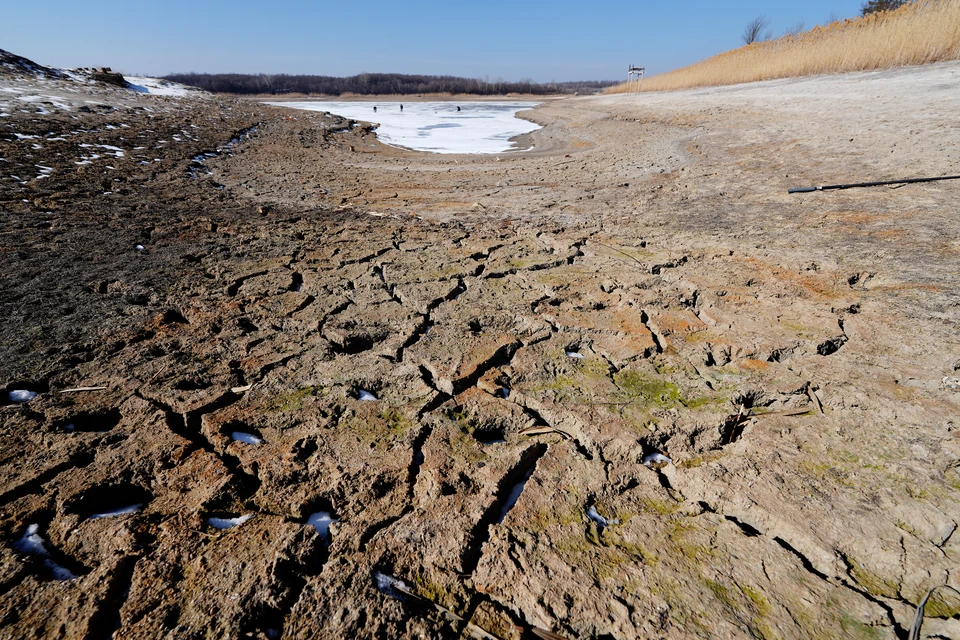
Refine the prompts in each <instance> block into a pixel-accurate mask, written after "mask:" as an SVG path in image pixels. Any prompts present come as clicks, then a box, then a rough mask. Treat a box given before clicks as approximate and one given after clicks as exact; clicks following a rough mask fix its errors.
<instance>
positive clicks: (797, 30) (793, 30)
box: [783, 20, 807, 36]
mask: <svg viewBox="0 0 960 640" xmlns="http://www.w3.org/2000/svg"><path fill="white" fill-rule="evenodd" d="M806 28H807V26H806V25H805V24H804V23H803V20H801V21H799V22H798V23H797V24H795V25H793V26H792V27H790V28H788V29H786V30H784V32H783V35H785V36H798V35H800V34H801V33H803V32H804V31H805V30H806Z"/></svg>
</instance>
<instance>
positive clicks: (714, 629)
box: [0, 64, 960, 640]
mask: <svg viewBox="0 0 960 640" xmlns="http://www.w3.org/2000/svg"><path fill="white" fill-rule="evenodd" d="M958 75H960V66H958V65H957V64H947V65H936V66H931V67H926V68H919V69H906V70H900V71H893V72H884V73H880V74H850V75H847V76H837V77H825V78H817V79H809V80H800V81H778V82H775V83H760V84H756V85H746V86H741V87H733V88H727V89H715V90H700V91H689V92H679V93H673V94H659V95H645V96H643V97H642V98H638V97H633V96H617V97H598V98H580V99H566V100H558V101H552V102H548V103H545V104H544V105H542V106H541V107H539V108H537V109H536V110H535V111H533V112H532V114H530V115H529V117H531V118H533V119H534V120H536V121H537V122H540V123H542V124H544V125H546V126H545V128H544V129H542V130H541V131H539V132H537V133H535V134H533V135H532V136H531V139H532V140H533V142H534V143H535V145H536V146H535V151H532V152H525V153H505V154H500V155H499V156H431V155H426V154H419V153H413V152H409V151H405V150H401V149H395V148H390V147H386V146H384V145H381V144H379V143H378V142H377V141H376V139H375V137H374V136H373V135H372V134H371V132H370V129H369V127H365V126H351V123H349V122H345V121H343V120H342V119H338V118H336V117H331V116H325V115H322V114H317V113H308V112H296V111H288V110H284V109H281V108H274V107H267V106H262V105H258V104H255V103H252V102H240V101H231V100H227V99H215V98H211V97H206V98H204V97H193V98H182V99H169V98H159V97H154V96H138V95H134V94H131V93H129V92H126V91H123V90H120V89H113V88H108V87H92V86H74V85H73V84H71V83H70V82H67V81H58V80H37V79H33V78H25V77H21V76H6V77H4V78H3V82H4V86H7V87H12V88H17V89H18V90H22V91H21V94H23V95H27V94H41V95H44V96H47V97H48V98H49V99H48V100H47V102H48V104H46V105H44V104H43V102H42V101H41V102H37V101H32V102H31V101H20V102H16V101H15V100H14V101H13V102H14V105H15V108H12V109H11V110H10V112H9V115H7V116H6V117H3V118H0V157H2V161H0V214H2V218H0V273H2V276H0V277H2V289H0V309H2V317H3V318H4V322H3V325H2V331H3V335H2V339H0V367H2V369H0V371H2V376H0V383H2V384H3V385H4V390H5V391H10V390H21V389H22V390H32V391H36V392H39V395H38V396H37V397H36V398H35V399H33V400H31V401H30V402H26V403H22V404H10V405H8V406H5V407H3V408H2V409H0V420H2V435H3V437H4V447H3V449H2V454H0V455H2V466H0V504H2V515H0V537H2V539H3V543H2V544H0V555H2V564H0V567H2V570H0V637H4V638H22V637H46V638H109V637H113V638H147V637H166V638H204V637H231V638H275V637H281V635H282V637H285V638H341V637H358V638H373V637H391V638H392V637H396V638H457V637H481V638H490V637H493V638H500V639H503V640H507V639H510V640H513V639H517V638H527V637H536V636H534V635H533V634H534V631H535V630H536V629H540V630H549V631H552V632H554V633H556V634H559V635H560V636H562V637H568V638H636V637H662V638H689V637H711V638H741V637H747V636H754V637H761V638H850V637H859V638H895V637H905V630H906V629H908V628H909V626H910V622H911V620H912V617H913V614H914V611H915V608H916V605H917V603H918V602H919V601H920V599H921V598H922V597H923V596H924V594H925V593H926V591H927V590H928V589H929V588H930V587H933V586H935V585H938V584H943V583H948V584H952V585H953V586H955V587H956V586H960V575H958V569H957V567H958V558H960V535H958V534H956V529H957V526H958V522H960V468H958V464H960V442H958V435H957V434H958V415H960V394H958V392H957V391H956V390H955V388H953V387H951V386H950V385H949V384H948V383H945V382H943V380H944V378H947V379H950V378H954V377H956V376H958V375H960V374H958V373H957V371H956V368H957V367H960V341H958V332H957V322H958V317H960V308H958V300H960V298H958V293H960V291H958V287H960V285H958V283H960V267H958V265H960V260H958V257H960V256H958V254H960V232H958V225H957V206H956V203H957V202H958V200H960V183H957V182H943V183H931V184H924V185H910V186H904V187H902V188H896V189H888V188H883V189H873V190H859V191H845V192H832V193H816V194H804V195H799V196H788V195H787V194H786V190H787V188H788V187H792V186H805V185H807V184H818V183H821V184H822V183H836V182H851V181H858V180H861V179H863V180H866V179H885V178H895V177H907V176H905V175H903V174H909V175H910V176H914V175H927V174H957V173H960V155H958V152H957V149H958V144H957V143H958V142H960V129H958V126H957V122H956V118H955V105H956V104H957V103H958V99H960V88H958V87H960V84H958V82H957V79H958ZM21 94H15V95H14V98H15V97H16V95H21ZM54 97H56V100H54V99H53V98H54ZM4 99H6V96H4ZM17 134H20V135H17ZM241 134H242V135H241ZM33 135H35V136H37V137H36V138H27V137H24V136H33ZM234 139H238V140H237V142H236V143H235V144H233V145H232V146H231V147H230V148H229V149H227V150H224V146H225V145H227V144H228V143H229V142H230V141H231V140H234ZM81 144H94V145H108V146H110V147H117V148H120V149H123V150H125V154H124V156H123V157H114V156H115V154H113V155H111V154H109V153H103V154H100V155H103V156H104V157H102V158H94V159H89V158H90V153H91V152H90V149H91V147H81V146H80V145H81ZM36 147H39V148H36ZM101 148H102V149H105V150H106V151H109V149H107V148H106V147H101ZM218 149H219V150H221V151H220V152H218V151H217V150H218ZM207 153H209V155H207V156H205V159H202V160H200V159H197V157H198V156H202V155H203V154H207ZM83 156H86V157H87V158H88V159H89V164H76V163H78V162H84V160H83V159H81V158H82V157H83ZM37 165H42V166H43V167H48V168H49V170H47V169H41V170H40V171H41V175H43V174H46V175H48V176H49V177H45V178H36V172H37V171H38V169H37ZM107 165H109V166H111V167H113V168H112V169H110V168H107ZM9 176H17V179H16V180H15V179H13V178H10V177H9ZM105 192H109V193H105ZM137 245H140V246H141V247H142V250H138V249H136V248H135V247H136V246H137ZM568 352H570V353H574V354H579V355H581V356H583V357H582V358H575V357H571V356H569V355H567V353H568ZM80 387H105V388H104V389H100V390H95V391H70V392H65V393H64V391H66V390H70V389H75V388H80ZM361 390H363V391H367V392H369V393H372V394H373V395H374V396H375V397H376V398H377V400H376V401H361V400H359V399H358V397H359V393H360V391H361ZM4 395H5V397H6V394H4ZM4 399H6V398H4ZM235 432H241V433H245V434H250V435H252V436H255V437H256V438H259V439H260V440H262V443H261V444H246V443H244V442H241V441H238V440H235V439H234V437H233V436H232V434H233V433H235ZM657 451H659V452H663V453H665V454H666V455H668V456H669V457H670V458H671V460H672V463H671V464H666V465H665V466H661V465H644V464H643V461H644V458H645V456H647V455H648V454H650V453H653V452H657ZM655 467H659V468H655ZM133 504H140V505H142V508H141V509H140V510H139V511H137V512H135V513H132V514H126V515H118V516H113V517H103V518H91V517H90V516H92V515H94V514H103V513H105V512H109V511H111V510H114V509H119V508H123V507H127V506H130V505H133ZM590 507H593V508H594V509H595V515H599V519H598V518H596V517H591V516H588V514H587V511H588V508H590ZM318 511H327V512H331V513H332V514H333V517H335V518H336V519H337V520H338V522H337V523H335V524H333V525H332V526H331V529H330V534H329V537H328V538H327V539H323V538H321V537H320V536H319V535H318V534H317V532H316V530H315V529H314V527H312V526H309V525H307V524H305V523H306V520H307V518H308V517H309V516H310V515H311V514H312V513H315V512H318ZM243 515H252V517H251V518H249V519H248V520H246V521H245V522H243V524H240V525H238V526H235V527H232V528H227V529H222V530H220V529H216V528H214V527H212V526H211V525H210V524H209V523H208V519H209V518H211V517H221V518H228V519H229V518H235V517H238V516H243ZM600 519H605V520H606V522H607V524H606V526H602V525H601V524H600V523H599V520H600ZM32 524H36V525H37V528H36V535H39V536H40V537H42V539H43V540H44V542H45V547H46V549H47V551H48V552H49V556H47V557H43V556H41V555H38V554H36V553H29V552H25V551H24V550H23V549H24V548H26V547H25V546H24V545H23V544H20V543H19V541H21V540H22V539H24V536H25V534H26V532H27V528H28V527H29V526H30V525H32ZM54 567H60V568H61V569H66V570H68V571H70V572H71V573H72V574H73V575H74V576H75V577H74V578H73V579H70V580H58V579H55V575H54V570H53V568H54ZM61 577H62V573H61ZM393 579H396V580H401V581H403V582H404V583H405V584H406V585H407V588H408V590H409V592H411V593H413V594H416V596H412V595H408V594H406V593H404V591H403V590H402V589H401V588H400V587H396V588H395V587H394V586H391V585H396V583H394V582H392V580H393ZM431 603H433V604H436V605H440V606H441V607H443V608H445V609H446V610H448V611H450V612H452V613H454V614H456V616H458V618H454V617H450V616H447V615H445V614H444V613H443V612H441V611H440V610H438V609H436V608H434V607H433V606H432V604H431ZM958 612H960V603H958V601H957V600H956V599H950V596H949V595H941V596H937V597H935V598H933V599H932V600H931V604H930V605H928V607H927V616H928V617H927V621H926V623H925V624H924V634H925V635H927V636H928V637H947V638H955V637H960V618H958ZM541 637H543V636H541Z"/></svg>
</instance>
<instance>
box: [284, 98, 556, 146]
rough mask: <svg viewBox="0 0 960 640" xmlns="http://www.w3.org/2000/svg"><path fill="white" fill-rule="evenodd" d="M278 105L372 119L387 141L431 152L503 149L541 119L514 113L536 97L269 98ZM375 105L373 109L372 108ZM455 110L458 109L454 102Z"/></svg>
mask: <svg viewBox="0 0 960 640" xmlns="http://www.w3.org/2000/svg"><path fill="white" fill-rule="evenodd" d="M267 104H272V105H275V106H278V107H290V108H293V109H304V110H307V111H328V112H330V113H333V114H336V115H338V116H342V117H344V118H350V119H352V120H362V121H365V122H372V123H375V124H376V125H377V138H378V139H379V140H380V141H381V142H383V143H386V144H390V145H393V146H397V147H405V148H407V149H413V150H415V151H430V152H432V153H502V152H504V151H509V150H511V149H513V148H514V145H513V142H511V138H514V137H516V136H519V135H522V134H525V133H530V132H531V131H536V130H537V129H539V128H540V125H537V124H534V123H532V122H529V121H527V120H521V119H519V118H517V117H515V116H516V113H517V112H518V111H522V110H524V109H532V108H533V107H535V106H536V105H537V104H538V103H536V102H461V103H453V102H411V103H407V104H404V105H403V110H402V111H401V110H400V103H399V102H382V103H371V102H268V103H267ZM374 107H376V109H377V110H376V111H374ZM458 107H459V108H460V111H457V108H458Z"/></svg>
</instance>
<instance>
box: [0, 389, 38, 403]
mask: <svg viewBox="0 0 960 640" xmlns="http://www.w3.org/2000/svg"><path fill="white" fill-rule="evenodd" d="M36 397H37V392H36V391H27V390H25V389H14V390H13V391H10V392H8V393H7V398H9V399H10V402H30V401H31V400H33V399H34V398H36Z"/></svg>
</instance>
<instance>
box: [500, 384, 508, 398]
mask: <svg viewBox="0 0 960 640" xmlns="http://www.w3.org/2000/svg"><path fill="white" fill-rule="evenodd" d="M500 393H502V394H503V399H504V400H506V399H507V398H509V397H510V389H507V388H506V387H500Z"/></svg>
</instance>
